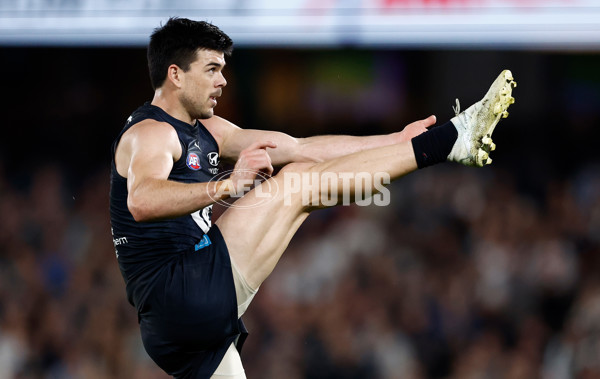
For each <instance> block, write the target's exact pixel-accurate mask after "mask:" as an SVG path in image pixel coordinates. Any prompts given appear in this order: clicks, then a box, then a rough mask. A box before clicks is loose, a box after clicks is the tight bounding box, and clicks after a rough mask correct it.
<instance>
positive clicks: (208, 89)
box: [181, 50, 227, 119]
mask: <svg viewBox="0 0 600 379" xmlns="http://www.w3.org/2000/svg"><path fill="white" fill-rule="evenodd" d="M224 67H225V55H224V54H223V53H221V52H218V51H214V50H198V53H197V59H196V60H195V61H194V62H193V63H192V64H191V65H190V69H189V70H188V71H187V72H186V73H185V78H186V79H185V80H184V81H183V87H182V89H183V91H182V95H181V103H182V104H183V106H184V107H185V108H186V110H187V111H188V113H189V114H190V116H191V117H192V119H197V118H199V119H205V118H210V117H212V116H213V115H214V109H213V108H214V107H215V106H217V98H218V97H219V96H221V93H222V91H223V87H225V86H226V85H227V81H226V80H225V77H224V76H223V68H224Z"/></svg>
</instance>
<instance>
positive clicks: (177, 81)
mask: <svg viewBox="0 0 600 379" xmlns="http://www.w3.org/2000/svg"><path fill="white" fill-rule="evenodd" d="M182 74H183V70H182V69H181V68H180V67H179V66H177V65H176V64H172V65H170V66H169V68H168V69H167V80H168V81H170V82H171V83H173V84H174V85H175V86H176V87H177V88H181V81H182V76H181V75H182Z"/></svg>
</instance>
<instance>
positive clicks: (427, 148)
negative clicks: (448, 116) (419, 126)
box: [411, 121, 458, 168]
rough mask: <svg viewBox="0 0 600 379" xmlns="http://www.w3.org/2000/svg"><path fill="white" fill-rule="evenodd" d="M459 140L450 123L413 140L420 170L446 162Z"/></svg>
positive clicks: (454, 128)
mask: <svg viewBox="0 0 600 379" xmlns="http://www.w3.org/2000/svg"><path fill="white" fill-rule="evenodd" d="M457 138H458V131H457V130H456V127H454V124H452V123H451V122H450V121H448V122H447V123H445V124H443V125H440V126H437V127H435V128H433V129H430V130H428V131H426V132H425V133H423V134H420V135H418V136H416V137H415V138H413V139H412V140H411V142H412V146H413V150H414V152H415V159H416V160H417V166H418V167H419V168H425V167H428V166H432V165H434V164H436V163H440V162H445V161H446V158H447V157H448V155H449V154H450V151H452V147H453V146H454V143H455V142H456V139H457Z"/></svg>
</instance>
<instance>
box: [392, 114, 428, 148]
mask: <svg viewBox="0 0 600 379" xmlns="http://www.w3.org/2000/svg"><path fill="white" fill-rule="evenodd" d="M435 122H436V117H435V116H433V115H432V116H429V117H427V118H425V119H423V120H419V121H415V122H412V123H410V124H408V125H406V127H405V128H404V130H402V131H401V132H400V141H401V142H403V141H410V140H411V139H413V138H414V137H416V136H418V135H419V134H422V133H425V132H426V131H427V129H428V128H430V127H432V126H433V125H435Z"/></svg>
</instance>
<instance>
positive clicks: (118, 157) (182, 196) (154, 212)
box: [115, 120, 231, 221]
mask: <svg viewBox="0 0 600 379" xmlns="http://www.w3.org/2000/svg"><path fill="white" fill-rule="evenodd" d="M180 156H181V145H180V144H179V139H178V138H177V133H176V132H175V130H174V129H173V128H172V127H171V126H169V125H168V124H166V123H161V122H157V121H154V120H146V121H143V122H141V123H139V124H137V125H134V126H133V127H132V128H131V129H130V130H129V131H127V132H126V133H125V134H124V135H123V137H122V139H121V141H120V143H119V146H118V148H117V151H116V153H115V163H116V165H117V171H118V172H119V174H121V175H122V176H124V177H126V178H127V189H128V198H127V206H128V208H129V210H130V212H131V214H132V215H133V217H134V218H135V220H136V221H152V220H157V219H165V218H173V217H178V216H182V215H186V214H190V213H193V212H195V211H197V210H199V209H202V208H204V207H206V206H207V205H209V204H212V203H213V202H214V201H216V200H219V199H220V198H223V197H226V194H227V191H224V188H223V186H225V187H227V186H229V185H231V181H229V180H225V181H222V182H214V183H193V184H186V183H179V182H175V181H171V180H167V178H168V176H169V173H170V171H171V169H172V167H173V163H174V162H175V161H176V160H178V159H179V157H180Z"/></svg>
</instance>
